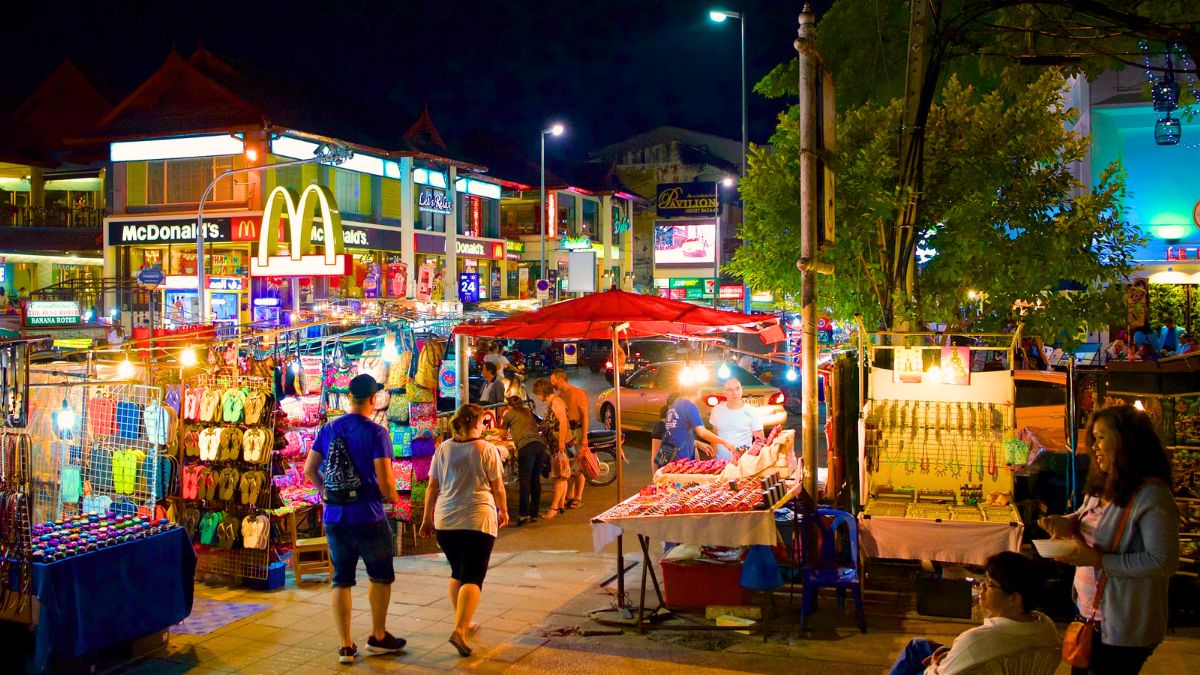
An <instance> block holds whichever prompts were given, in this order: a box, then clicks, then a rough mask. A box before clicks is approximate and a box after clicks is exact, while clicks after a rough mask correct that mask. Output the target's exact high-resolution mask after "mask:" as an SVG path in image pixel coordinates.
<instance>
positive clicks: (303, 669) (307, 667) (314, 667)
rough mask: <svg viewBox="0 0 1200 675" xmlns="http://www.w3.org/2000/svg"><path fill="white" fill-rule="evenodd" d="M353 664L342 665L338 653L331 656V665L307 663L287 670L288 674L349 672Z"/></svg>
mask: <svg viewBox="0 0 1200 675" xmlns="http://www.w3.org/2000/svg"><path fill="white" fill-rule="evenodd" d="M351 668H352V666H342V665H340V664H338V662H337V654H336V653H335V654H333V655H332V656H330V657H329V665H323V664H317V663H306V664H303V665H298V666H296V667H295V668H293V669H291V670H289V671H287V675H328V674H329V673H349V672H351V670H350V669H351Z"/></svg>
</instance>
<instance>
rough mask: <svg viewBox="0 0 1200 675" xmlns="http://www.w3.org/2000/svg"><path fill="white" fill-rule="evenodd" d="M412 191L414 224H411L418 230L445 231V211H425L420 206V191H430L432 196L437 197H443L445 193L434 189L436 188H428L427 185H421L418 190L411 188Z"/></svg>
mask: <svg viewBox="0 0 1200 675" xmlns="http://www.w3.org/2000/svg"><path fill="white" fill-rule="evenodd" d="M413 192H414V193H415V194H414V195H413V202H414V204H413V209H414V212H415V214H416V215H415V216H414V225H413V226H414V227H415V228H416V229H418V230H425V231H426V232H445V231H446V214H445V213H437V212H434V211H427V210H425V209H422V208H421V193H423V192H425V193H430V194H432V195H433V196H434V197H438V196H441V197H445V195H446V193H445V191H443V190H436V189H433V188H428V187H421V188H420V189H418V190H413Z"/></svg>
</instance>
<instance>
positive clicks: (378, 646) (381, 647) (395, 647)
mask: <svg viewBox="0 0 1200 675" xmlns="http://www.w3.org/2000/svg"><path fill="white" fill-rule="evenodd" d="M406 644H408V641H406V640H405V639H404V638H398V637H396V636H395V635H392V634H391V633H387V632H385V633H384V634H383V638H382V639H380V640H376V639H375V636H374V635H372V636H371V637H369V638H367V651H369V652H371V653H372V654H391V653H393V652H398V651H400V650H401V649H404V645H406Z"/></svg>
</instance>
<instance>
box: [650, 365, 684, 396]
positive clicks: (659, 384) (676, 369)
mask: <svg viewBox="0 0 1200 675" xmlns="http://www.w3.org/2000/svg"><path fill="white" fill-rule="evenodd" d="M682 370H683V364H682V363H664V364H661V365H659V367H658V377H657V378H656V380H655V387H656V388H658V389H672V390H674V389H676V388H678V387H679V373H680V372H681V371H682Z"/></svg>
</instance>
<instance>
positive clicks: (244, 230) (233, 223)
mask: <svg viewBox="0 0 1200 675" xmlns="http://www.w3.org/2000/svg"><path fill="white" fill-rule="evenodd" d="M229 221H230V233H229V234H230V238H231V239H233V241H258V235H259V228H260V227H261V226H262V219H261V218H259V217H258V216H236V217H233V218H230V219H229Z"/></svg>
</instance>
